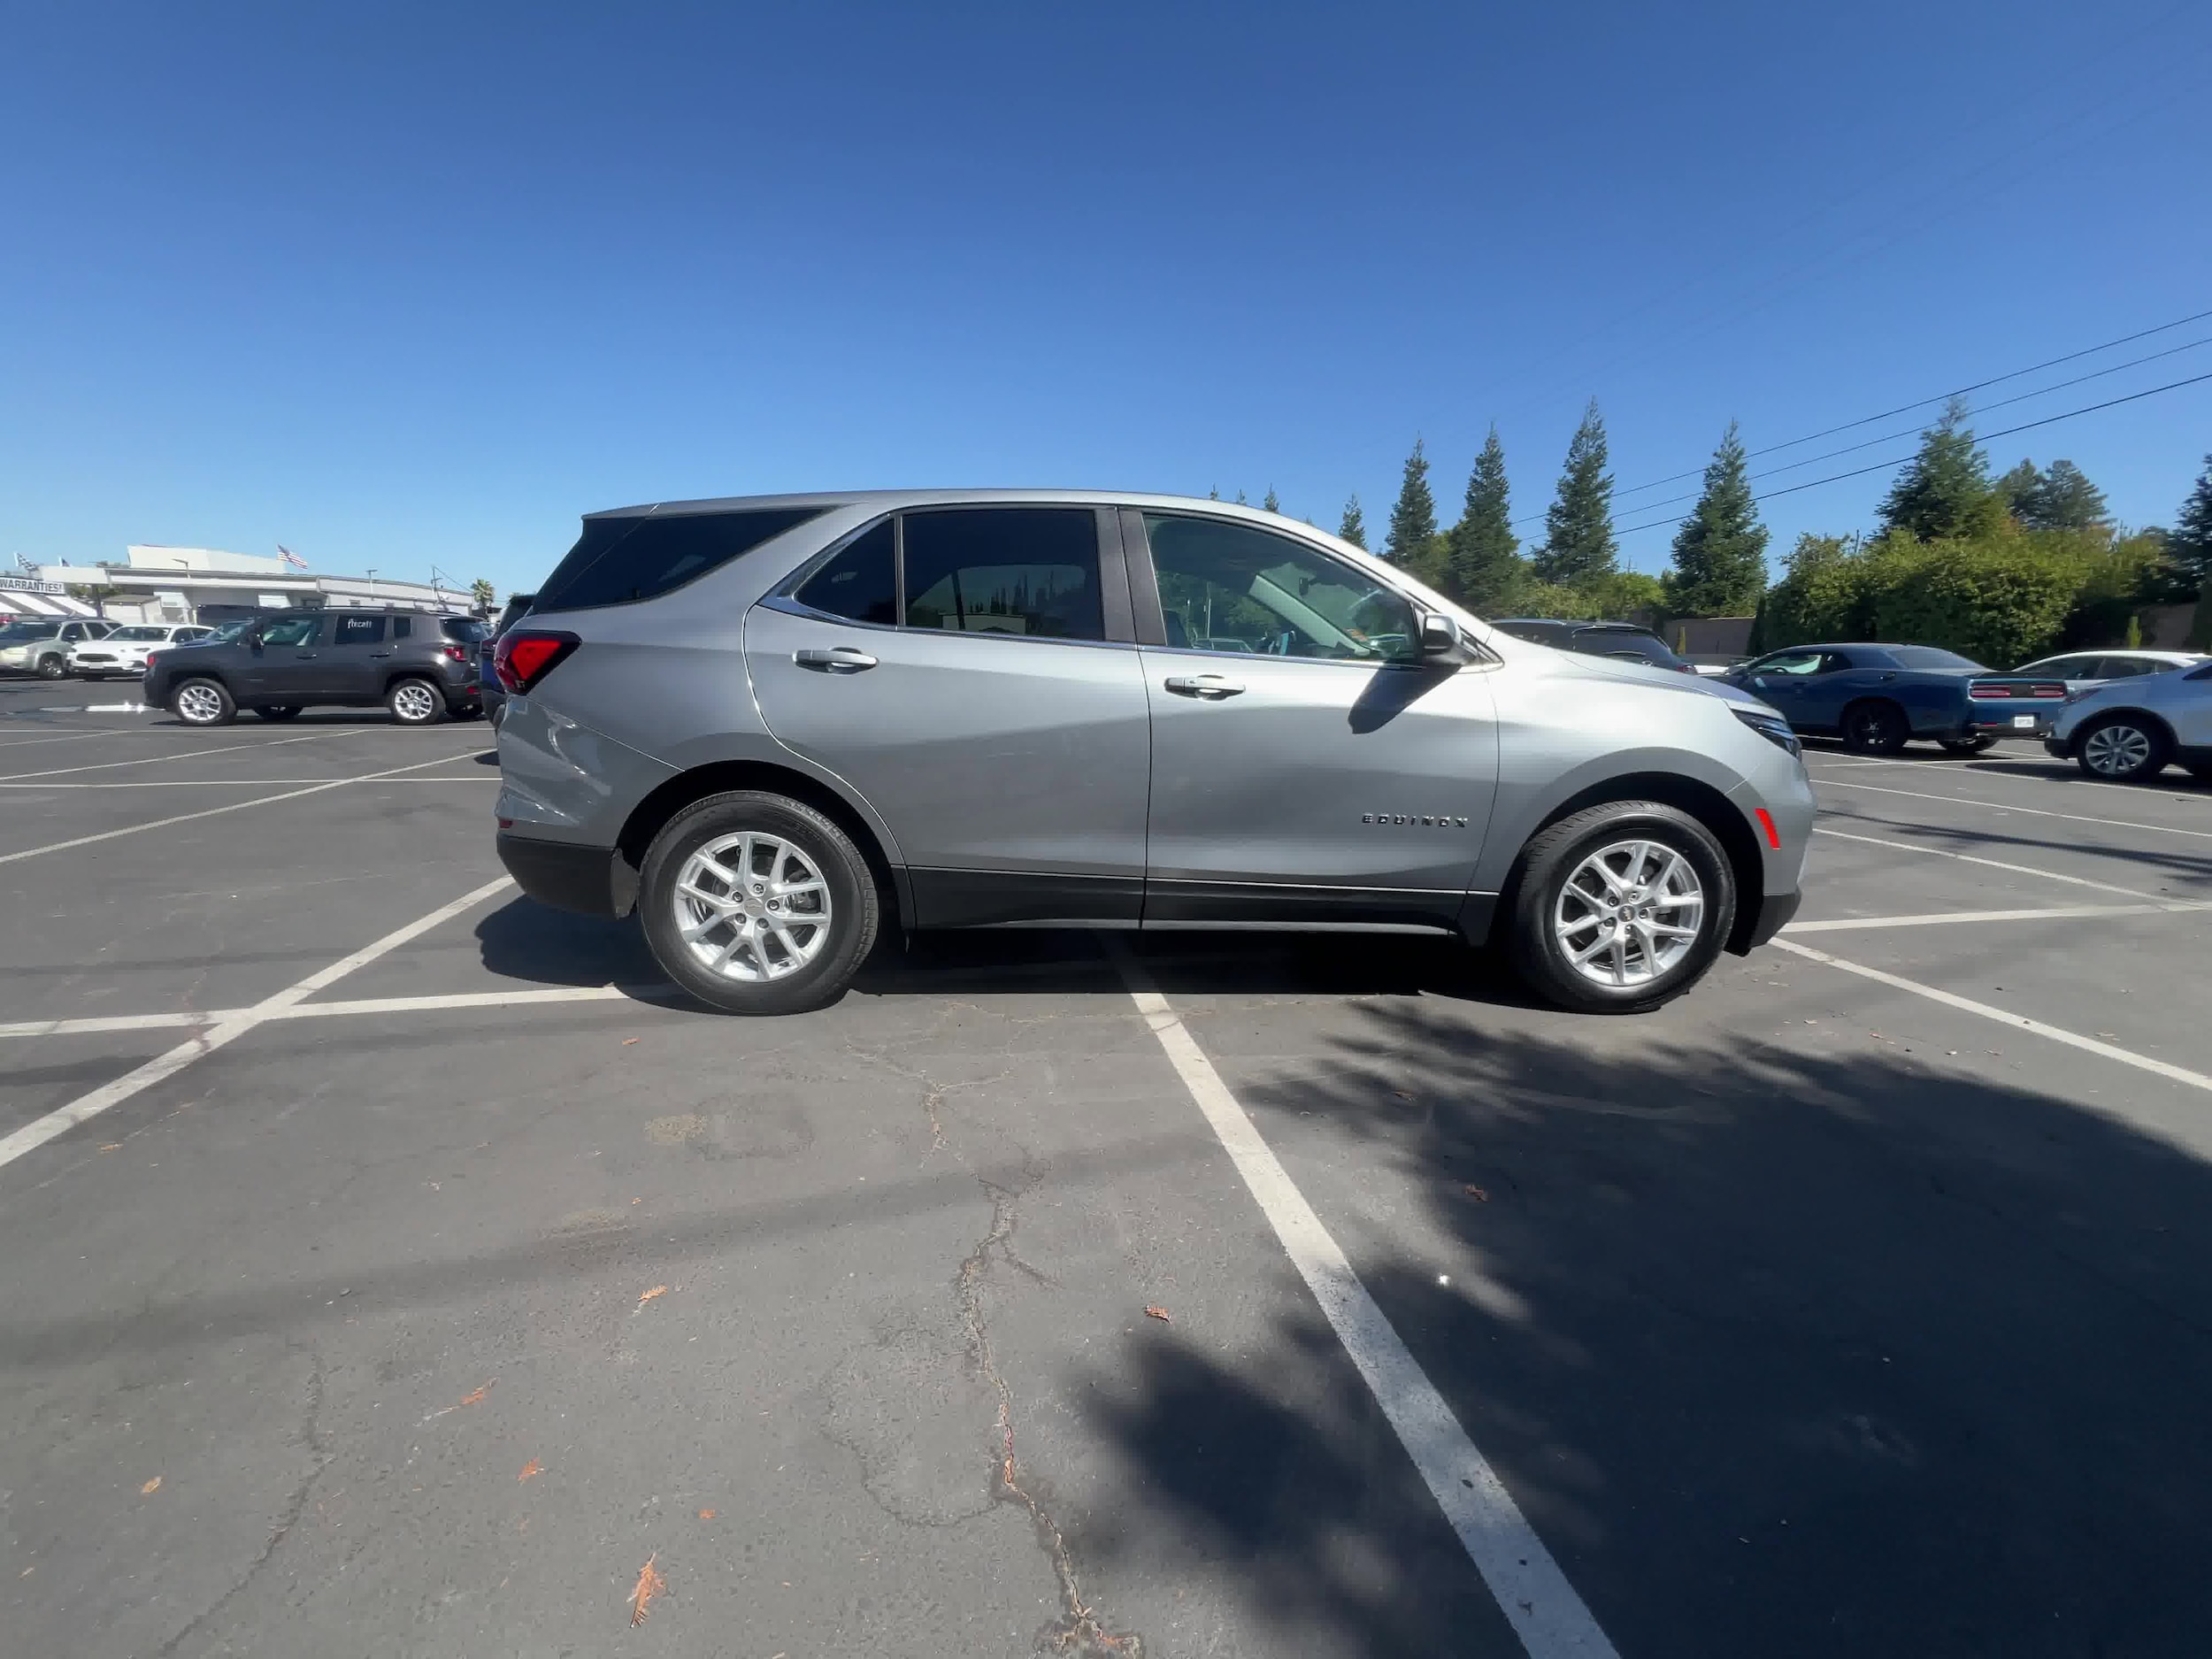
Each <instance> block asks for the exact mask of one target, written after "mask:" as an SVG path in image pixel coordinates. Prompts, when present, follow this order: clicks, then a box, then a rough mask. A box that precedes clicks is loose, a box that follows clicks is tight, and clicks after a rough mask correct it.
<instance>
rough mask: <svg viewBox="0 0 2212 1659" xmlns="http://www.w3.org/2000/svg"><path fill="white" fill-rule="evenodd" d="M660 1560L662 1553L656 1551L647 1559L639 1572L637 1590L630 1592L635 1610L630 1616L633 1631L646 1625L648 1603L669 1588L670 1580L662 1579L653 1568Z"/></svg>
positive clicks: (631, 1603) (631, 1602)
mask: <svg viewBox="0 0 2212 1659" xmlns="http://www.w3.org/2000/svg"><path fill="white" fill-rule="evenodd" d="M659 1559H660V1552H659V1551H658V1550H655V1551H654V1552H653V1553H652V1554H651V1555H648V1556H647V1557H646V1558H645V1564H644V1565H643V1566H642V1567H640V1568H639V1569H638V1570H637V1588H636V1589H634V1590H633V1591H631V1592H630V1605H631V1607H632V1609H634V1610H633V1611H632V1612H631V1614H630V1628H631V1629H632V1630H635V1629H636V1628H637V1627H638V1626H639V1625H641V1624H643V1623H645V1608H646V1603H647V1602H649V1601H651V1600H652V1599H653V1598H654V1597H655V1596H657V1595H658V1594H660V1593H661V1592H662V1591H663V1590H665V1589H666V1588H668V1580H667V1579H665V1578H662V1577H661V1576H660V1574H659V1573H658V1572H657V1571H655V1569H654V1566H653V1563H655V1562H656V1561H658V1560H659Z"/></svg>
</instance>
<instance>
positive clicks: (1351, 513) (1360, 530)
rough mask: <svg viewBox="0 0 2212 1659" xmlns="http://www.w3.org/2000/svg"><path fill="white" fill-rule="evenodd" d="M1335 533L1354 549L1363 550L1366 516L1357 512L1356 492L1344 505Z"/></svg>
mask: <svg viewBox="0 0 2212 1659" xmlns="http://www.w3.org/2000/svg"><path fill="white" fill-rule="evenodd" d="M1336 533H1337V534H1338V535H1339V536H1340V538H1342V539H1343V540H1344V541H1349V542H1350V543H1351V544H1352V545H1353V546H1354V547H1357V548H1363V547H1365V546H1366V545H1367V516H1366V515H1365V514H1364V513H1363V512H1361V511H1360V510H1359V495H1358V493H1357V492H1356V491H1355V492H1354V493H1353V495H1352V498H1351V499H1350V500H1349V501H1348V502H1346V503H1344V517H1343V518H1342V520H1341V521H1340V522H1339V524H1338V525H1337V527H1336Z"/></svg>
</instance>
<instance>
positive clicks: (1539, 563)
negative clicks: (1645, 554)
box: [1530, 398, 1616, 583]
mask: <svg viewBox="0 0 2212 1659" xmlns="http://www.w3.org/2000/svg"><path fill="white" fill-rule="evenodd" d="M1530 563H1531V564H1532V565H1533V566H1534V567H1535V571H1536V575H1537V578H1538V580H1541V581H1548V582H1562V583H1573V582H1578V581H1585V580H1588V579H1590V578H1592V577H1595V576H1610V575H1612V574H1613V572H1614V570H1615V568H1616V565H1615V547H1614V541H1613V475H1612V474H1611V473H1610V472H1607V471H1606V470H1605V421H1604V419H1603V418H1602V417H1601V416H1600V415H1599V413H1598V400H1597V399H1596V398H1592V399H1591V400H1590V407H1589V408H1588V409H1587V410H1586V411H1583V416H1582V424H1581V425H1580V426H1577V427H1576V428H1575V435H1574V439H1573V442H1571V443H1569V444H1568V445H1567V465H1566V467H1565V470H1564V471H1563V472H1561V474H1560V477H1559V494H1558V495H1557V496H1556V498H1555V499H1554V500H1553V502H1552V504H1551V506H1550V508H1549V510H1548V511H1546V512H1545V514H1544V545H1543V546H1542V547H1540V548H1538V549H1534V550H1533V551H1532V553H1531V555H1530Z"/></svg>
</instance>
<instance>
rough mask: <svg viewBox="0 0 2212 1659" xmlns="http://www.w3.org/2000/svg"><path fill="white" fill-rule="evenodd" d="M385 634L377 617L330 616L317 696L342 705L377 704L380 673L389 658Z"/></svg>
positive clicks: (381, 682)
mask: <svg viewBox="0 0 2212 1659" xmlns="http://www.w3.org/2000/svg"><path fill="white" fill-rule="evenodd" d="M387 634H388V622H387V619H386V618H383V617H380V616H348V615H346V614H345V613H344V612H343V611H340V612H338V613H337V614H335V615H334V616H333V617H332V618H331V619H330V642H329V644H328V645H327V646H326V647H324V649H323V657H322V662H321V668H322V675H323V680H322V687H321V694H320V695H324V696H327V697H334V698H336V699H338V700H340V701H342V702H346V703H379V702H381V701H382V700H383V696H384V671H385V669H386V668H387V667H388V666H389V664H390V661H391V656H392V646H391V643H390V641H389V640H388V638H387Z"/></svg>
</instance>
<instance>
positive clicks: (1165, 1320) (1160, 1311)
mask: <svg viewBox="0 0 2212 1659" xmlns="http://www.w3.org/2000/svg"><path fill="white" fill-rule="evenodd" d="M1144 1317H1146V1318H1148V1319H1157V1320H1158V1321H1159V1322H1160V1323H1161V1324H1162V1325H1173V1324H1174V1323H1175V1321H1174V1320H1172V1319H1171V1318H1169V1317H1167V1310H1166V1309H1165V1308H1156V1307H1155V1308H1147V1309H1146V1310H1144Z"/></svg>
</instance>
